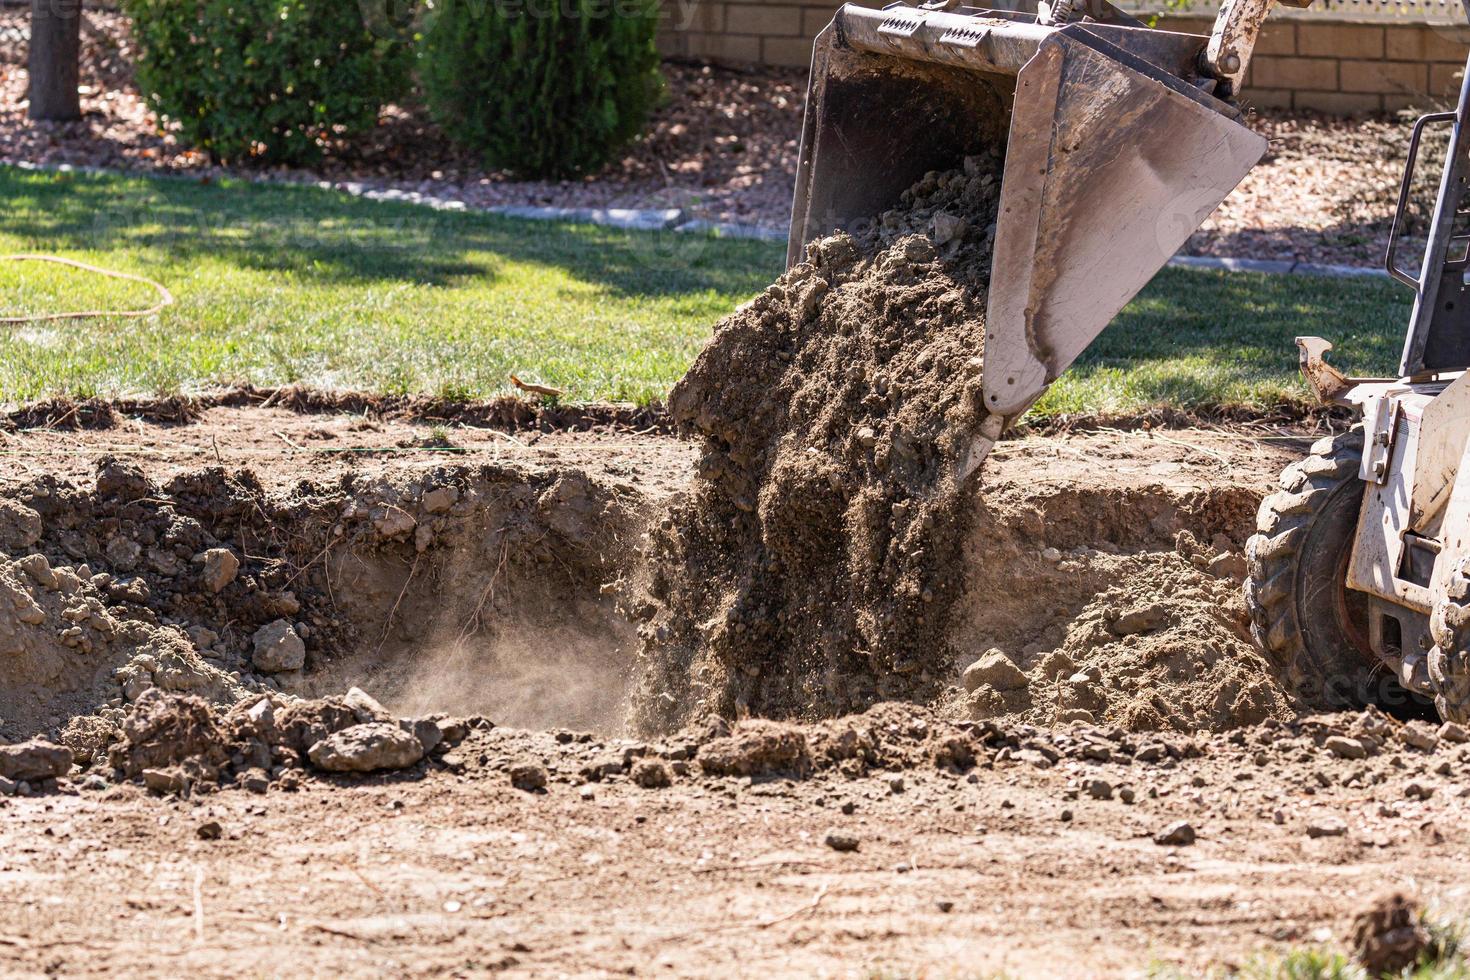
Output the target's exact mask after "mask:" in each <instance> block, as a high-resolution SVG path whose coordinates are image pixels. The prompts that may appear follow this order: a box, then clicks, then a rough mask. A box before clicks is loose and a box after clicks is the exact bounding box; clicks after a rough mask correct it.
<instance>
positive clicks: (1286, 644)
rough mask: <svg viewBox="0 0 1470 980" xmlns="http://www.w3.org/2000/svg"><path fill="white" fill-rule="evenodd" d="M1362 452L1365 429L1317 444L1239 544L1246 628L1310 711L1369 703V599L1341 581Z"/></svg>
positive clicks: (1372, 663) (1354, 526)
mask: <svg viewBox="0 0 1470 980" xmlns="http://www.w3.org/2000/svg"><path fill="white" fill-rule="evenodd" d="M1362 456H1363V430H1362V427H1361V426H1355V427H1354V428H1352V429H1350V430H1349V431H1347V432H1345V433H1342V434H1341V435H1336V436H1329V437H1327V438H1325V439H1320V440H1318V441H1317V442H1316V443H1315V444H1314V445H1313V446H1312V454H1311V455H1310V456H1308V457H1307V458H1306V459H1304V460H1302V461H1301V462H1299V463H1294V464H1292V465H1291V466H1288V467H1287V468H1286V471H1285V472H1283V473H1282V474H1281V490H1280V491H1279V492H1277V493H1274V494H1272V495H1271V496H1269V497H1267V498H1266V499H1265V500H1263V501H1261V509H1260V510H1259V511H1258V512H1257V514H1256V534H1255V535H1253V536H1252V537H1251V539H1250V541H1249V543H1247V545H1246V550H1245V553H1246V558H1247V560H1248V562H1249V568H1250V574H1249V575H1248V576H1247V578H1246V583H1245V599H1246V607H1247V608H1248V609H1249V610H1250V617H1251V633H1252V634H1253V635H1254V636H1255V639H1256V642H1257V643H1258V644H1259V645H1260V647H1261V649H1262V650H1264V651H1265V652H1266V655H1267V656H1268V657H1269V658H1270V660H1271V662H1272V664H1273V666H1274V667H1275V668H1276V670H1277V672H1278V674H1279V675H1280V677H1281V679H1282V680H1283V681H1284V682H1285V683H1286V684H1287V685H1288V686H1289V687H1291V688H1292V689H1293V690H1294V691H1295V692H1296V693H1297V695H1298V696H1299V697H1301V698H1302V699H1303V700H1304V701H1306V702H1307V703H1308V704H1309V705H1311V706H1312V707H1316V708H1327V709H1337V710H1340V709H1343V708H1354V707H1359V706H1362V705H1363V704H1366V703H1368V702H1370V701H1372V700H1374V698H1373V697H1372V690H1373V688H1372V683H1373V675H1374V673H1375V672H1376V670H1377V667H1376V664H1377V659H1376V658H1375V657H1374V656H1373V653H1372V651H1371V649H1370V648H1369V646H1368V610H1367V600H1366V599H1365V598H1364V597H1363V596H1361V595H1359V594H1357V593H1354V592H1350V591H1349V590H1348V588H1347V586H1346V580H1347V566H1348V559H1349V558H1350V557H1351V555H1352V550H1353V540H1354V538H1355V537H1356V535H1357V530H1358V510H1359V508H1360V505H1361V504H1362V500H1363V481H1362V480H1360V479H1359V478H1358V465H1359V462H1360V460H1361V459H1362Z"/></svg>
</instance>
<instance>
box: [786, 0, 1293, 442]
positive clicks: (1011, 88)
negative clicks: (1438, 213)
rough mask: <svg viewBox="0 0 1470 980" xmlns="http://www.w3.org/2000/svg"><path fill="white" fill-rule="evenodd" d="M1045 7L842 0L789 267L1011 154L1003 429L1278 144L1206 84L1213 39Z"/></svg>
mask: <svg viewBox="0 0 1470 980" xmlns="http://www.w3.org/2000/svg"><path fill="white" fill-rule="evenodd" d="M1086 13H1087V14H1088V16H1089V20H1087V21H1085V22H1082V23H1069V24H1066V25H1065V26H1061V27H1048V26H1044V25H1042V24H1040V23H1039V22H1038V18H1037V17H1036V15H1035V14H1028V13H1022V12H1017V11H998V10H980V9H975V8H966V7H960V8H956V9H952V10H949V11H943V10H938V9H922V8H915V7H909V6H905V5H903V4H895V5H892V6H890V7H887V8H885V9H883V10H870V9H867V8H863V7H857V6H854V5H852V4H848V5H846V6H844V7H842V8H841V9H840V10H839V11H838V12H837V15H836V17H835V18H834V19H833V21H832V23H831V24H830V25H828V27H827V28H826V29H825V30H824V31H823V32H822V33H821V35H819V36H818V38H817V41H816V46H815V49H814V51H813V56H812V75H811V78H812V81H811V88H810V91H809V92H808V95H807V109H806V120H805V123H804V128H803V132H802V142H801V158H800V163H799V165H798V170H797V186H796V195H795V199H794V204H793V209H792V223H791V239H790V244H789V249H788V255H787V259H788V263H795V262H797V261H799V260H800V258H801V256H802V249H803V246H804V245H805V243H806V242H808V241H810V240H812V239H813V238H816V237H818V236H820V235H824V234H827V233H829V232H831V231H834V230H836V229H839V228H849V227H853V226H854V225H855V224H857V223H859V222H862V221H864V220H866V219H868V218H871V217H872V216H874V215H877V214H879V213H880V212H882V211H883V210H886V209H887V208H890V207H892V206H893V205H894V204H895V203H896V202H897V201H898V197H899V195H900V194H901V193H902V191H903V190H904V189H906V188H907V187H909V186H910V185H911V184H913V183H914V182H915V181H916V180H918V179H919V178H920V177H921V176H923V174H924V173H925V172H927V171H930V170H943V169H947V168H950V167H954V166H956V165H957V164H958V163H959V161H960V160H961V158H962V157H964V156H966V155H971V154H977V153H980V152H983V151H987V150H992V149H996V148H999V149H1002V150H1003V153H1004V171H1003V174H1002V180H1001V194H1000V215H999V218H998V221H997V226H996V232H995V253H994V259H993V264H992V269H991V284H990V293H989V298H988V300H987V303H988V315H987V321H986V322H987V326H986V342H985V350H984V358H985V366H984V378H983V384H984V397H985V402H986V407H987V408H988V409H989V411H990V412H991V414H992V416H997V417H998V418H997V419H996V423H995V425H996V430H997V434H998V427H999V425H1001V424H1003V421H1005V422H1008V421H1010V420H1011V419H1014V418H1015V417H1016V416H1018V415H1019V414H1021V413H1022V412H1024V411H1025V410H1026V408H1027V407H1029V406H1030V405H1031V404H1032V403H1033V402H1034V401H1035V400H1036V399H1037V398H1038V397H1040V395H1041V393H1042V392H1043V391H1045V390H1046V387H1047V385H1049V384H1050V383H1051V382H1052V381H1054V380H1056V378H1057V376H1058V375H1060V374H1061V373H1062V372H1063V371H1065V370H1066V369H1067V367H1068V366H1069V365H1070V364H1071V363H1072V361H1073V360H1074V359H1076V357H1077V355H1078V354H1080V353H1081V352H1082V351H1083V350H1084V349H1085V348H1086V347H1087V345H1088V344H1090V343H1091V342H1092V341H1093V339H1094V338H1095V337H1096V336H1097V335H1098V334H1099V333H1100V332H1101V331H1102V329H1103V327H1105V326H1107V324H1108V322H1109V321H1111V320H1112V318H1113V317H1114V316H1115V315H1116V314H1117V313H1118V311H1119V310H1121V309H1122V308H1123V307H1124V306H1125V305H1126V304H1127V303H1128V301H1129V300H1130V299H1132V298H1133V296H1134V295H1135V294H1136V293H1137V292H1138V291H1139V290H1140V289H1142V288H1143V286H1144V285H1145V284H1147V283H1148V281H1149V279H1151V278H1152V277H1153V275H1154V274H1155V273H1156V272H1157V271H1158V270H1159V269H1160V268H1161V267H1162V266H1163V265H1164V264H1165V263H1166V262H1168V261H1169V258H1170V257H1171V256H1172V255H1173V254H1174V252H1175V251H1176V250H1177V249H1178V248H1179V246H1180V245H1182V244H1183V243H1184V241H1185V239H1187V238H1188V237H1189V235H1190V234H1192V233H1193V232H1194V231H1195V229H1196V228H1198V227H1199V225H1200V223H1201V222H1203V221H1204V220H1205V218H1207V217H1208V216H1209V215H1210V212H1212V211H1213V210H1214V209H1215V207H1216V206H1217V205H1218V204H1219V203H1220V202H1221V201H1222V200H1223V199H1224V198H1225V195H1227V194H1229V193H1230V191H1231V189H1233V188H1234V187H1235V185H1236V184H1237V183H1238V182H1239V181H1240V179H1241V178H1242V177H1244V176H1245V174H1246V173H1247V172H1248V171H1249V170H1250V168H1251V167H1252V166H1254V165H1255V164H1256V162H1257V161H1258V160H1259V159H1260V158H1261V156H1262V154H1264V153H1265V150H1266V141H1265V139H1263V138H1262V137H1260V136H1258V135H1256V134H1255V133H1253V132H1252V131H1251V130H1250V129H1248V128H1247V127H1246V126H1245V125H1244V124H1243V123H1242V121H1241V115H1240V112H1239V110H1237V109H1236V108H1235V107H1234V106H1232V105H1231V104H1230V103H1228V102H1226V101H1223V100H1221V99H1219V98H1216V97H1215V96H1214V95H1213V94H1212V92H1213V89H1214V83H1213V81H1212V80H1211V79H1208V78H1204V77H1201V75H1200V73H1199V69H1198V67H1197V66H1198V64H1199V60H1200V54H1201V52H1202V51H1203V50H1204V47H1205V44H1206V41H1207V39H1206V38H1204V37H1199V36H1195V35H1191V34H1177V33H1171V32H1166V31H1156V30H1150V29H1148V28H1146V27H1143V26H1142V25H1139V24H1138V23H1137V22H1136V21H1132V20H1131V18H1128V17H1127V16H1126V15H1123V14H1121V13H1120V12H1118V11H1117V10H1116V9H1115V8H1113V7H1111V6H1110V5H1108V4H1106V3H1104V2H1101V0H1090V2H1089V4H1088V6H1087V9H1086Z"/></svg>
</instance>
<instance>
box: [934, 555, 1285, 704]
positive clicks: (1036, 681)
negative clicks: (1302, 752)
mask: <svg viewBox="0 0 1470 980" xmlns="http://www.w3.org/2000/svg"><path fill="white" fill-rule="evenodd" d="M1090 561H1091V563H1092V564H1093V566H1094V567H1093V569H1092V572H1093V573H1094V574H1095V575H1096V576H1097V577H1098V580H1099V581H1103V582H1105V583H1106V584H1104V585H1102V586H1101V588H1099V589H1098V591H1097V592H1096V593H1095V594H1094V595H1093V596H1092V597H1091V598H1090V600H1089V601H1088V602H1087V604H1086V605H1085V606H1084V607H1083V609H1082V610H1081V612H1080V613H1078V614H1077V615H1076V616H1074V617H1072V618H1071V619H1070V620H1069V621H1068V622H1066V624H1065V627H1064V632H1063V635H1062V637H1061V639H1060V642H1058V643H1057V644H1056V645H1055V646H1054V647H1052V648H1049V649H1042V650H1035V649H1031V650H1025V651H1006V650H1002V649H992V650H990V651H989V652H988V653H986V654H985V655H984V656H982V657H981V658H980V659H978V660H976V661H975V662H974V663H972V664H971V665H969V666H968V667H967V668H966V669H965V671H964V674H963V681H964V687H965V689H966V691H967V692H968V693H967V695H966V703H965V706H964V707H965V710H966V713H968V715H969V716H970V717H971V718H976V719H1010V720H1025V721H1028V722H1030V723H1032V724H1036V725H1042V726H1051V725H1056V724H1062V723H1067V722H1085V723H1094V722H1096V723H1099V724H1105V725H1108V726H1111V727H1116V728H1119V729H1121V730H1123V731H1130V732H1147V731H1160V730H1171V729H1172V730H1175V731H1180V732H1196V731H1225V730H1229V729H1234V728H1239V727H1245V726H1251V725H1257V724H1260V723H1262V722H1264V721H1266V720H1268V719H1278V720H1280V719H1288V718H1292V717H1296V716H1297V715H1298V714H1299V713H1300V705H1299V704H1298V703H1297V702H1296V700H1295V698H1294V697H1293V696H1292V695H1291V694H1290V693H1289V692H1288V691H1287V690H1286V688H1285V687H1284V686H1283V685H1282V684H1281V683H1280V682H1279V680H1277V679H1276V677H1275V676H1274V672H1273V671H1272V669H1271V668H1270V665H1269V664H1268V663H1267V662H1266V660H1265V658H1264V657H1263V656H1262V654H1261V653H1260V651H1259V650H1258V649H1257V648H1256V646H1255V644H1254V643H1253V642H1252V640H1251V637H1250V633H1249V623H1248V619H1247V616H1246V610H1245V603H1244V599H1243V597H1242V592H1241V581H1240V575H1241V574H1243V572H1244V568H1243V563H1242V560H1241V558H1240V556H1239V555H1238V554H1235V553H1231V552H1228V551H1226V552H1222V553H1218V554H1215V553H1213V552H1212V549H1210V548H1207V547H1202V546H1200V545H1199V544H1198V543H1197V542H1195V541H1194V539H1193V537H1192V536H1191V535H1189V534H1188V533H1187V532H1185V533H1181V534H1180V535H1179V545H1178V550H1176V551H1154V552H1140V553H1137V554H1131V555H1120V556H1111V555H1098V556H1095V557H1092V558H1091V559H1090Z"/></svg>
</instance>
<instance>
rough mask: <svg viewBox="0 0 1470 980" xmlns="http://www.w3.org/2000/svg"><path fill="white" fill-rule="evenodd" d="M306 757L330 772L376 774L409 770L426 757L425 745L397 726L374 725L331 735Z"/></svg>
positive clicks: (375, 722) (374, 722)
mask: <svg viewBox="0 0 1470 980" xmlns="http://www.w3.org/2000/svg"><path fill="white" fill-rule="evenodd" d="M306 754H307V757H308V758H309V759H311V763H312V765H314V766H316V767H317V768H318V769H326V770H328V771H329V772H373V771H375V770H378V769H406V768H408V767H409V766H411V765H413V764H414V763H416V762H418V761H419V760H420V759H422V758H423V757H424V745H423V743H422V742H420V741H419V740H418V739H417V738H415V737H414V736H413V735H411V734H409V733H408V732H406V731H404V730H403V729H402V728H399V727H398V726H397V725H390V724H387V723H385V722H379V721H373V722H368V723H367V724H365V725H353V726H352V727H351V728H344V729H342V730H341V731H340V732H337V733H336V734H334V735H328V736H327V737H326V738H324V739H322V740H321V741H320V742H317V743H316V744H315V745H313V746H312V747H311V748H310V749H308V750H307V753H306Z"/></svg>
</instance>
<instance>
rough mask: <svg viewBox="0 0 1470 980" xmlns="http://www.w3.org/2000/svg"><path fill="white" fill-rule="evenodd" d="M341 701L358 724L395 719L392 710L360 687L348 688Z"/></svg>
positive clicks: (387, 721) (389, 721) (392, 720)
mask: <svg viewBox="0 0 1470 980" xmlns="http://www.w3.org/2000/svg"><path fill="white" fill-rule="evenodd" d="M342 702H343V704H345V705H346V706H347V708H348V710H350V711H351V712H352V715H353V717H354V718H356V719H357V720H358V723H359V724H364V725H365V724H367V723H368V722H370V721H380V722H384V723H387V724H391V723H393V722H394V720H395V719H394V717H393V712H391V711H389V710H388V709H387V708H385V707H383V706H382V705H381V704H379V703H378V699H377V698H375V697H373V696H372V695H371V694H369V693H368V692H366V691H364V690H363V689H362V688H360V687H353V688H349V689H348V690H347V694H346V695H344V696H343V698H342ZM420 741H422V740H420Z"/></svg>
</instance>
